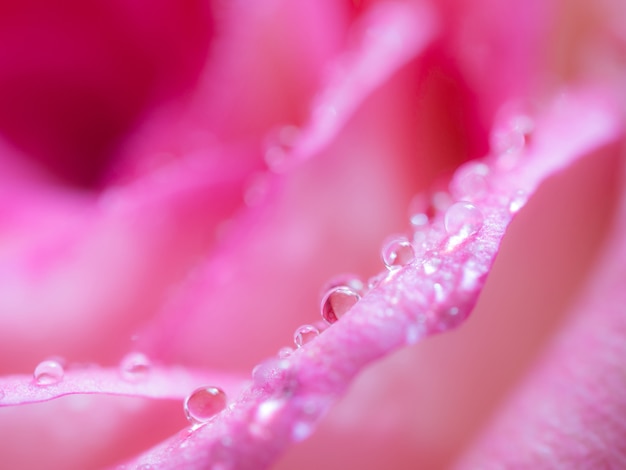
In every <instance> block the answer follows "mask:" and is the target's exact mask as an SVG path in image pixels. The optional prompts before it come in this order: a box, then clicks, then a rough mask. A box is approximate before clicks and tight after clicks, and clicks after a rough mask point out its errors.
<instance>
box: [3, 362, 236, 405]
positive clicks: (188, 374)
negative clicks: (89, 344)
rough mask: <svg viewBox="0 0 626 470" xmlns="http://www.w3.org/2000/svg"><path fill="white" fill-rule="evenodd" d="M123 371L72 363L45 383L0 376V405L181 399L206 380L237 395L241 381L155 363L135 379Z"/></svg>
mask: <svg viewBox="0 0 626 470" xmlns="http://www.w3.org/2000/svg"><path fill="white" fill-rule="evenodd" d="M123 374H124V372H123V371H121V370H120V368H114V369H109V368H102V367H98V366H87V367H73V368H69V369H68V370H66V371H65V372H64V373H63V375H62V377H60V378H59V382H56V383H50V384H45V385H39V384H37V382H36V380H35V379H34V378H33V376H28V375H9V376H4V377H0V407H3V406H12V405H24V404H27V403H37V402H41V401H47V400H52V399H54V398H58V397H62V396H65V395H74V394H107V395H127V396H134V397H143V398H154V399H161V400H165V399H170V400H173V399H178V400H181V403H182V400H183V399H184V398H185V397H186V396H187V395H189V392H190V391H191V390H193V389H195V388H197V387H199V386H202V385H205V384H219V386H220V388H222V389H223V390H224V391H225V392H227V393H228V394H229V395H231V396H236V395H237V394H238V393H239V390H240V389H241V388H242V385H243V384H244V381H243V380H242V379H241V378H240V377H237V376H235V375H233V374H225V373H216V372H208V371H198V370H188V369H184V368H182V367H162V366H158V365H150V366H149V370H147V371H140V372H139V373H137V377H136V379H134V378H128V379H125V378H124V375H123ZM131 375H132V373H131ZM181 411H182V404H181Z"/></svg>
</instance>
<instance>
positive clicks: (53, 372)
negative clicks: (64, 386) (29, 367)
mask: <svg viewBox="0 0 626 470" xmlns="http://www.w3.org/2000/svg"><path fill="white" fill-rule="evenodd" d="M64 374H65V371H64V370H63V366H62V365H61V363H60V362H59V361H56V360H53V359H48V360H45V361H42V362H40V363H39V364H38V365H37V367H35V372H34V373H33V377H34V379H35V383H36V384H37V385H51V384H56V383H59V382H60V381H61V380H63V375H64Z"/></svg>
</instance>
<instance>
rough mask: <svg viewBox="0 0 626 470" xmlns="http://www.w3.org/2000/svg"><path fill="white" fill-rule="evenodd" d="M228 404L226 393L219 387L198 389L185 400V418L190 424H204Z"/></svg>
mask: <svg viewBox="0 0 626 470" xmlns="http://www.w3.org/2000/svg"><path fill="white" fill-rule="evenodd" d="M227 404H228V400H227V397H226V393H224V391H223V390H222V389H221V388H219V387H200V388H197V389H196V390H194V391H193V392H191V394H190V395H189V396H188V397H187V398H185V403H184V410H185V416H186V417H187V419H188V420H189V422H191V423H192V424H202V423H206V422H207V421H208V420H210V419H211V418H212V417H213V416H215V415H216V414H218V413H219V412H220V411H222V410H223V409H224V408H226V405H227Z"/></svg>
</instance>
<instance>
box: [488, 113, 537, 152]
mask: <svg viewBox="0 0 626 470" xmlns="http://www.w3.org/2000/svg"><path fill="white" fill-rule="evenodd" d="M498 120H499V121H500V123H497V124H496V125H495V126H494V129H493V131H492V132H491V135H490V139H489V143H490V146H491V150H492V152H493V153H494V154H495V155H499V156H501V157H502V156H504V157H507V156H511V155H518V154H519V153H520V152H521V151H522V150H523V149H524V147H525V146H526V142H527V140H528V138H529V136H530V134H531V133H532V131H533V129H534V126H535V124H534V122H533V120H532V118H530V117H529V116H526V115H523V114H519V115H516V116H513V117H509V118H506V119H502V118H499V119H498Z"/></svg>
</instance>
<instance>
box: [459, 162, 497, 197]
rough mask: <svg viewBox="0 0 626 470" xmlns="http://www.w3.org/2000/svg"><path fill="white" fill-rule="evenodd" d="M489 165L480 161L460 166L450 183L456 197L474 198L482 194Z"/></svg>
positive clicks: (484, 190) (485, 186)
mask: <svg viewBox="0 0 626 470" xmlns="http://www.w3.org/2000/svg"><path fill="white" fill-rule="evenodd" d="M488 175H489V167H488V166H487V165H486V164H484V163H481V162H469V163H466V164H465V165H463V166H462V167H460V168H459V169H458V170H457V172H456V174H455V175H454V179H453V180H452V183H451V185H450V189H451V191H452V192H453V194H454V196H455V197H456V198H457V199H464V198H470V199H471V198H474V197H479V196H481V195H483V194H484V193H485V192H486V191H487V189H488V185H487V176H488Z"/></svg>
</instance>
